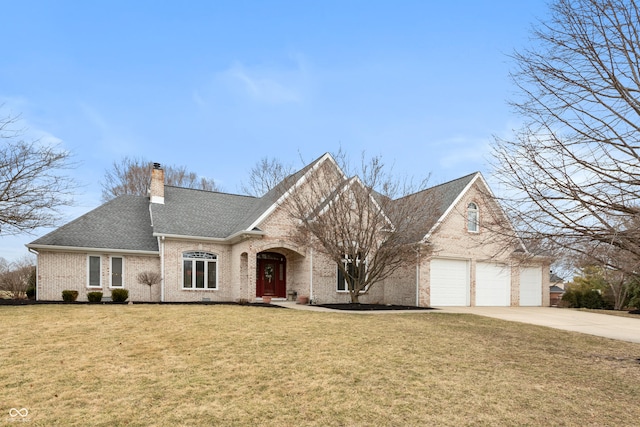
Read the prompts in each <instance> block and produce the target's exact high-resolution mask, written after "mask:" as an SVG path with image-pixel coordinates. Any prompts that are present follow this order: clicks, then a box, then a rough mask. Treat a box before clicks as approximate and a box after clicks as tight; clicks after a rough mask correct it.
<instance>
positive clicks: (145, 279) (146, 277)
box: [136, 271, 161, 301]
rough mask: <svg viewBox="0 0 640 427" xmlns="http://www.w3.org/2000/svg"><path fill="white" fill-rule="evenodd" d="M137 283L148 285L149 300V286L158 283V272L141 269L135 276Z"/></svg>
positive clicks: (150, 298) (159, 278)
mask: <svg viewBox="0 0 640 427" xmlns="http://www.w3.org/2000/svg"><path fill="white" fill-rule="evenodd" d="M136 278H137V279H138V283H140V284H142V285H147V286H149V301H152V297H151V287H152V286H153V285H156V284H158V283H160V280H161V277H160V273H157V272H155V271H142V272H140V273H138V275H137V276H136Z"/></svg>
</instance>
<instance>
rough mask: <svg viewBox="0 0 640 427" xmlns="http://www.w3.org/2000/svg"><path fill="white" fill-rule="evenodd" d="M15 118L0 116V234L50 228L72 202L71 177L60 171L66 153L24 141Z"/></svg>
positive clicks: (67, 161)
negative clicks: (62, 209) (16, 126)
mask: <svg viewBox="0 0 640 427" xmlns="http://www.w3.org/2000/svg"><path fill="white" fill-rule="evenodd" d="M18 121H19V119H18V118H17V117H12V116H5V117H2V118H0V144H1V146H0V235H12V234H19V233H22V232H25V231H31V230H33V229H35V228H38V227H51V226H54V225H56V224H57V223H58V221H59V219H60V212H59V208H61V207H63V206H69V205H71V204H72V203H73V198H72V195H73V191H74V189H75V184H74V182H73V180H71V179H70V178H69V177H67V176H65V175H64V174H63V171H64V170H66V169H69V168H70V167H71V166H72V165H71V163H70V157H71V156H70V154H69V152H68V151H65V150H62V149H61V148H60V147H59V146H57V145H50V144H45V143H43V142H42V141H39V140H34V141H25V140H24V139H22V136H23V135H24V130H23V129H17V128H15V125H16V124H17V123H18Z"/></svg>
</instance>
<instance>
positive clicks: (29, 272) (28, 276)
mask: <svg viewBox="0 0 640 427" xmlns="http://www.w3.org/2000/svg"><path fill="white" fill-rule="evenodd" d="M35 268H36V267H35V265H34V264H33V259H32V258H30V257H28V256H26V257H23V258H21V259H19V260H18V261H15V262H13V263H11V264H9V266H8V268H7V270H6V271H4V272H3V273H2V274H0V290H3V291H7V292H9V293H10V294H11V296H12V298H13V299H24V298H26V296H27V288H28V287H29V286H30V285H35V283H32V279H33V277H34V273H35Z"/></svg>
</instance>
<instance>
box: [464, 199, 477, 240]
mask: <svg viewBox="0 0 640 427" xmlns="http://www.w3.org/2000/svg"><path fill="white" fill-rule="evenodd" d="M478 229H479V222H478V205H476V204H475V203H473V202H471V203H469V205H468V206H467V230H468V231H469V232H471V233H477V232H478Z"/></svg>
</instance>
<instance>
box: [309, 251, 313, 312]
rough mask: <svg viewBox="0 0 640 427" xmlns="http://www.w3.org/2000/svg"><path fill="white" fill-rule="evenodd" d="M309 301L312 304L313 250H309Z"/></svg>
mask: <svg viewBox="0 0 640 427" xmlns="http://www.w3.org/2000/svg"><path fill="white" fill-rule="evenodd" d="M309 265H310V268H309V301H310V302H313V248H309Z"/></svg>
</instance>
